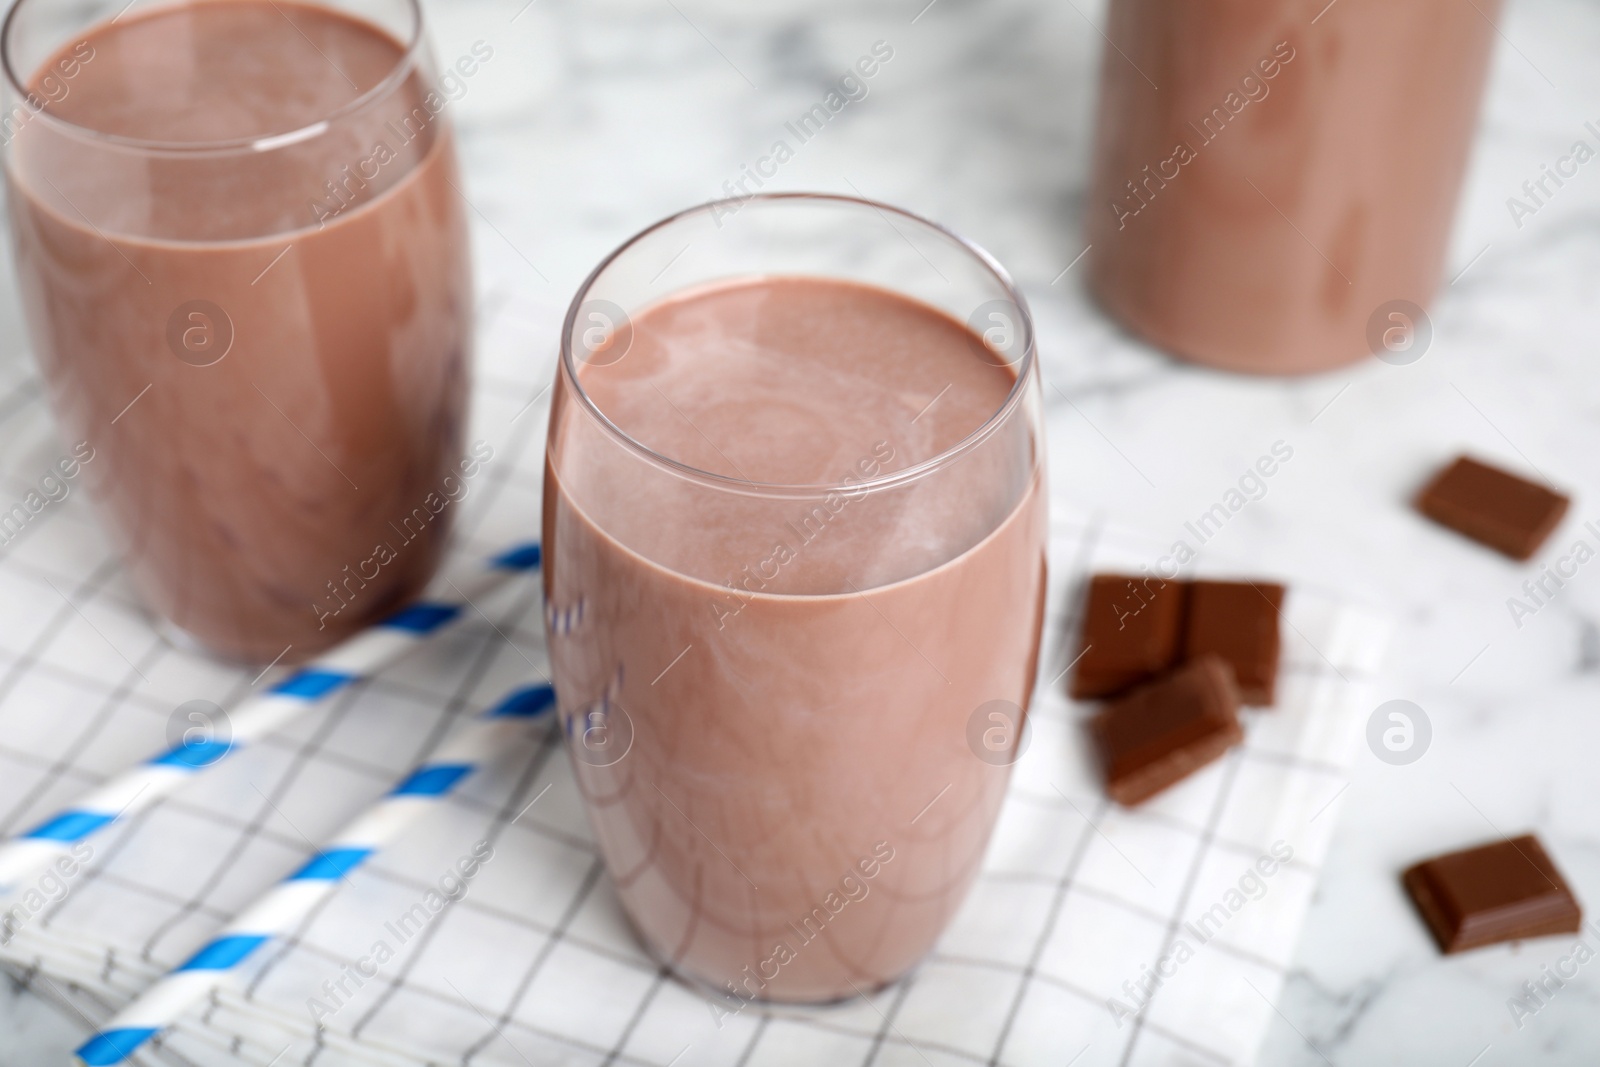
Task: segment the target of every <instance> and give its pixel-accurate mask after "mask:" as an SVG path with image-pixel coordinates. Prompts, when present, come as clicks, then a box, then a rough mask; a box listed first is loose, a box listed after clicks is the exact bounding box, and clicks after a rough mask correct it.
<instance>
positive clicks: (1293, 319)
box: [1085, 0, 1500, 374]
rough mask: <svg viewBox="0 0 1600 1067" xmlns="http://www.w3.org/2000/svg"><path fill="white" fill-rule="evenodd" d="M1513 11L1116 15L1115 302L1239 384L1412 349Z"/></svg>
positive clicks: (1105, 137)
mask: <svg viewBox="0 0 1600 1067" xmlns="http://www.w3.org/2000/svg"><path fill="white" fill-rule="evenodd" d="M1499 6H1500V5H1499V3H1498V2H1491V0H1481V2H1477V3H1472V2H1464V0H1406V2H1405V3H1392V2H1390V0H1339V2H1337V3H1335V4H1331V5H1328V6H1327V7H1326V8H1325V9H1323V4H1321V3H1314V4H1310V5H1307V4H1304V3H1300V2H1290V0H1198V2H1197V0H1113V2H1112V4H1111V7H1110V15H1109V20H1108V23H1107V26H1106V35H1107V37H1108V38H1109V39H1110V40H1111V41H1112V42H1114V46H1108V47H1107V48H1106V51H1105V55H1104V58H1103V60H1102V71H1101V84H1100V105H1099V123H1098V129H1097V142H1098V143H1097V147H1096V153H1095V163H1094V173H1093V178H1092V181H1091V189H1090V194H1089V200H1088V203H1087V205H1086V209H1085V210H1086V212H1087V227H1086V229H1087V237H1088V241H1089V243H1090V244H1091V246H1092V248H1091V251H1090V253H1089V260H1090V263H1089V265H1090V285H1091V288H1092V289H1093V290H1094V292H1095V294H1096V295H1097V296H1098V298H1099V300H1100V302H1101V303H1102V304H1103V305H1104V306H1105V308H1106V309H1107V310H1108V311H1110V312H1111V313H1112V314H1113V315H1115V316H1116V317H1117V318H1118V319H1120V320H1121V321H1122V322H1123V324H1124V325H1126V326H1127V327H1128V328H1129V329H1131V330H1132V331H1133V332H1135V333H1137V334H1139V335H1140V336H1142V337H1144V338H1145V339H1147V340H1148V341H1150V342H1151V343H1153V344H1156V345H1159V346H1161V347H1162V348H1165V349H1167V350H1168V351H1170V352H1172V353H1174V354H1176V355H1180V356H1183V357H1185V358H1187V359H1192V360H1195V361H1196V362H1200V363H1206V364H1210V365H1212V366H1217V367H1223V368H1226V369H1229V370H1238V371H1249V372H1254V373H1266V374H1298V373H1305V372H1310V371H1318V370H1324V369H1327V368H1329V367H1333V366H1337V365H1339V364H1343V363H1349V362H1352V361H1354V360H1358V359H1361V358H1363V357H1365V356H1367V355H1369V354H1372V353H1373V351H1374V349H1375V347H1378V350H1379V351H1381V350H1382V348H1381V347H1379V346H1384V345H1387V346H1388V347H1389V348H1390V349H1391V350H1394V349H1396V346H1398V345H1404V344H1406V343H1407V342H1408V340H1409V335H1408V334H1407V333H1406V331H1411V330H1415V329H1416V328H1418V326H1419V325H1420V324H1419V323H1418V321H1417V317H1418V312H1419V310H1420V306H1424V305H1426V304H1427V303H1428V300H1429V298H1430V297H1431V296H1432V294H1433V292H1434V289H1435V287H1436V286H1437V285H1438V283H1439V280H1440V275H1441V272H1442V270H1443V264H1444V256H1445V252H1446V248H1447V244H1448V240H1449V234H1450V226H1451V221H1452V217H1453V215H1454V212H1455V204H1456V196H1457V193H1458V191H1459V188H1460V184H1461V177H1462V172H1463V170H1464V168H1465V165H1466V160H1467V153H1468V150H1469V148H1470V146H1471V142H1472V135H1473V131H1474V128H1475V125H1476V119H1477V114H1478V102H1479V98H1480V96H1481V94H1482V88H1483V81H1484V74H1485V70H1486V68H1487V65H1488V58H1489V52H1490V46H1491V45H1492V44H1493V42H1494V39H1495V30H1494V25H1493V23H1492V21H1491V20H1492V19H1493V18H1494V17H1495V16H1496V15H1497V13H1498V9H1499ZM1318 9H1323V10H1321V12H1320V14H1319V13H1318ZM1313 19H1314V20H1315V21H1313ZM1119 50H1120V51H1119ZM1401 302H1404V303H1401ZM1393 314H1398V315H1399V316H1400V318H1393V317H1391V316H1392V315H1393ZM1395 329H1398V330H1400V331H1401V332H1400V333H1399V334H1396V333H1393V332H1391V331H1393V330H1395Z"/></svg>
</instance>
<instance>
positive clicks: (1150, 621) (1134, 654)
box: [1072, 574, 1185, 700]
mask: <svg viewBox="0 0 1600 1067" xmlns="http://www.w3.org/2000/svg"><path fill="white" fill-rule="evenodd" d="M1184 593H1185V590H1184V585H1183V583H1181V582H1168V581H1163V580H1162V579H1160V578H1136V577H1132V576H1130V575H1124V574H1097V575H1095V576H1094V578H1092V579H1091V580H1090V582H1089V595H1088V598H1087V605H1086V606H1085V608H1084V615H1083V641H1082V643H1081V644H1080V645H1079V656H1078V667H1077V670H1076V672H1075V673H1074V674H1073V676H1072V696H1073V697H1074V698H1075V699H1078V700H1088V699H1092V698H1095V697H1109V696H1116V695H1117V694H1118V693H1122V692H1125V691H1126V690H1128V689H1130V688H1132V687H1133V686H1135V685H1138V684H1139V683H1140V682H1144V681H1148V680H1149V679H1151V678H1154V677H1156V676H1157V675H1159V674H1164V673H1165V672H1166V671H1167V670H1169V669H1170V668H1171V667H1172V666H1173V665H1174V664H1176V663H1177V662H1178V653H1179V651H1180V649H1179V642H1180V641H1181V640H1182V638H1183V604H1184Z"/></svg>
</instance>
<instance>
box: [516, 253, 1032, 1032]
mask: <svg viewBox="0 0 1600 1067" xmlns="http://www.w3.org/2000/svg"><path fill="white" fill-rule="evenodd" d="M618 347H619V348H621V349H625V355H623V356H622V357H621V358H615V354H614V352H613V353H610V354H608V355H607V356H606V357H605V358H604V359H600V360H596V361H594V362H592V363H587V364H585V363H579V364H577V366H578V374H579V380H580V381H581V382H582V385H583V388H584V390H585V392H587V393H588V395H589V397H590V398H591V399H592V400H593V401H594V403H595V406H596V407H597V408H598V409H599V411H600V412H601V413H603V414H604V415H605V416H606V417H607V418H609V419H611V420H612V421H613V422H614V423H615V424H616V425H617V426H618V427H619V428H620V429H621V430H622V431H623V432H624V433H626V434H627V435H629V436H630V437H632V438H633V439H634V440H635V441H636V442H638V443H640V444H642V445H643V446H645V447H647V448H649V449H651V450H653V451H655V452H657V453H659V454H661V455H663V456H666V457H668V458H669V459H672V460H676V461H679V462H681V463H684V464H686V465H687V466H689V467H692V468H695V469H696V470H699V471H706V472H710V473H711V474H713V475H720V476H723V477H725V478H728V479H744V480H745V481H746V482H760V483H769V485H770V484H772V483H779V484H783V485H790V486H795V485H807V486H822V485H829V484H832V485H837V486H840V488H839V489H838V490H830V491H826V492H822V491H809V492H805V491H797V492H793V493H790V494H788V495H784V494H782V493H777V492H775V491H770V490H753V489H752V490H749V491H748V492H743V493H741V492H740V491H738V490H739V489H740V487H741V486H740V483H739V482H737V481H729V482H722V483H720V484H718V485H717V486H716V487H714V488H710V487H707V486H706V485H705V484H704V481H703V480H701V479H700V478H699V477H698V476H696V475H694V474H693V473H692V472H685V471H681V470H671V471H669V470H668V469H666V468H665V467H664V466H663V465H662V464H660V463H659V462H654V461H652V460H650V459H649V458H648V457H645V456H643V455H642V454H641V453H640V452H639V451H638V450H637V449H633V448H630V447H628V446H626V445H624V444H621V443H619V442H618V440H617V437H616V435H615V434H613V433H608V432H606V431H604V430H603V429H600V428H599V427H598V424H597V422H596V420H595V418H594V415H593V413H592V412H590V411H588V410H586V409H584V408H583V407H582V405H581V402H580V400H579V398H578V397H577V396H576V395H575V392H574V390H573V389H572V387H571V385H570V381H569V380H568V379H567V377H566V376H565V375H563V376H562V378H561V379H560V380H559V381H558V386H557V393H556V400H555V408H554V411H553V414H552V421H551V447H550V453H549V461H548V466H547V468H546V475H545V479H546V480H545V514H544V523H545V530H544V536H545V547H546V553H547V556H546V571H545V581H546V589H547V595H548V599H549V604H550V616H551V624H550V626H549V630H550V634H551V659H552V664H553V666H554V668H555V681H556V688H557V691H558V693H559V694H560V699H561V707H562V714H563V717H564V721H565V723H566V724H567V729H568V735H569V740H570V742H571V745H570V747H571V751H572V752H573V754H574V767H575V769H576V772H577V778H578V782H579V785H580V787H581V788H582V790H583V793H584V796H585V798H586V801H587V805H588V810H589V814H590V819H591V822H592V824H593V826H594V829H595V832H596V836H597V838H598V840H599V842H600V847H601V851H602V853H603V855H604V857H605V859H606V862H607V865H608V868H609V870H610V871H611V874H612V877H613V879H614V881H615V883H616V886H617V889H618V892H619V893H620V895H621V899H622V902H623V905H624V907H625V908H626V910H627V912H628V914H629V916H630V917H631V918H632V920H633V922H634V923H635V925H636V927H637V928H638V930H639V932H640V934H641V935H642V937H643V939H644V941H645V943H646V944H647V946H648V947H649V948H650V949H651V950H652V952H654V953H655V954H656V955H657V956H658V957H659V958H660V959H662V960H664V961H666V962H669V963H670V964H672V965H673V966H674V967H676V968H679V969H680V970H682V971H683V972H685V973H687V974H688V975H690V976H692V977H694V978H696V979H698V980H699V981H701V982H703V983H705V984H707V985H709V986H710V987H712V989H713V990H714V991H715V992H716V993H718V994H720V996H721V999H720V1000H719V1001H718V1004H719V1005H720V1007H719V1011H720V1010H726V1011H729V1012H732V1011H737V1010H738V1009H739V1007H740V1005H741V1004H742V1003H744V1002H745V1001H747V1000H750V999H757V998H760V999H774V1000H789V1001H820V1000H829V999H834V998H839V997H849V996H853V995H856V994H857V993H859V992H865V991H867V990H870V989H873V988H875V987H877V986H880V985H882V984H883V983H885V982H888V981H890V980H892V979H894V978H896V977H898V976H899V975H900V974H902V973H904V972H905V971H906V970H907V969H908V968H909V967H911V966H912V965H913V964H914V963H915V962H916V961H917V960H918V959H919V958H921V956H922V955H923V954H924V953H926V952H927V951H928V949H929V948H930V947H931V945H932V944H933V942H934V940H935V939H936V938H937V937H938V935H939V933H940V932H941V931H942V930H943V928H944V926H945V925H946V923H947V922H948V921H949V919H950V917H951V915H952V914H953V913H954V911H955V909H956V907H957V906H958V905H959V904H960V902H961V900H962V898H963V896H964V895H965V893H966V891H967V889H968V887H969V886H970V884H971V882H972V879H973V877H974V875H975V874H976V872H977V870H978V867H979V863H980V861H981V859H982V856H983V852H984V848H985V845H986V843H987V841H988V838H989V833H990V830H991V828H992V826H993V823H994V819H995V816H996V814H997V812H998V809H999V805H1000V803H1001V799H1002V797H1003V794H1004V791H1005V786H1006V782H1007V778H1008V775H1009V766H1008V763H1009V762H1010V760H1011V759H1013V758H1014V755H1015V747H1014V746H1015V741H1016V738H1015V737H1011V738H1009V739H1002V741H1003V742H1004V743H1006V744H1010V745H1011V746H1012V747H1011V749H1010V750H1009V752H1010V753H1011V754H1010V755H1008V756H1007V757H1006V758H1002V759H992V758H988V759H986V758H985V757H983V756H980V755H978V754H977V753H978V752H979V751H980V750H981V746H980V748H974V747H973V743H972V742H971V738H972V737H973V736H974V735H973V733H972V728H973V723H975V722H978V723H980V724H981V726H982V727H983V728H993V726H994V723H995V721H996V720H991V719H990V718H989V717H988V715H987V714H986V713H985V709H986V708H988V709H989V710H992V709H993V707H996V706H1000V707H1007V708H1010V709H1011V710H1012V713H1013V714H1014V715H1016V717H1017V718H1020V715H1017V712H1018V709H1020V708H1022V707H1026V706H1027V702H1028V698H1029V694H1030V692H1031V689H1032V684H1033V678H1034V668H1035V661H1036V656H1037V649H1038V639H1039V626H1040V620H1041V613H1042V610H1043V596H1044V567H1045V561H1044V524H1045V503H1044V492H1043V489H1042V488H1041V471H1040V467H1039V455H1038V442H1037V441H1036V440H1035V439H1034V436H1033V431H1032V429H1031V426H1030V424H1029V421H1028V418H1027V414H1026V412H1027V410H1028V409H1027V407H1026V405H1025V404H1020V403H1013V404H1011V405H1009V407H1008V406H1007V399H1008V395H1012V399H1013V400H1015V399H1016V398H1017V397H1018V396H1027V395H1029V394H1028V393H1027V390H1026V389H1021V390H1017V391H1016V393H1015V394H1013V387H1014V386H1015V385H1016V376H1015V372H1014V371H1013V370H1012V369H1010V368H1009V367H1007V366H1005V365H1003V362H1002V361H1000V360H997V359H993V358H990V357H991V356H992V353H990V352H989V350H988V349H987V348H985V347H984V345H983V342H982V341H980V340H979V339H978V338H977V337H976V335H974V334H973V333H971V332H970V331H969V330H967V328H966V327H964V326H962V325H961V324H960V323H958V322H956V321H955V320H953V319H950V318H947V317H945V316H944V315H943V314H941V313H939V312H937V311H935V310H933V309H932V308H930V307H928V306H925V305H922V304H919V303H915V302H913V301H911V300H909V299H907V298H905V297H901V296H898V295H895V294H892V293H889V292H887V291H884V290H880V289H876V288H869V287H866V286H863V285H857V284H854V283H848V282H843V281H829V280H822V279H802V278H762V279H751V280H743V281H732V282H723V283H716V284H713V285H710V286H707V287H702V288H699V289H695V290H691V291H689V292H686V293H684V294H681V295H679V296H677V297H675V298H672V299H670V300H668V301H666V302H664V303H659V304H656V305H654V306H651V307H650V308H648V309H647V310H646V311H644V312H642V313H640V314H638V315H636V316H635V317H634V320H633V322H632V324H631V327H629V328H628V336H626V337H625V338H623V340H622V341H621V342H620V343H619V345H618ZM997 411H1001V412H1002V414H1000V415H997V416H995V418H994V419H993V420H992V421H989V420H990V417H991V415H994V414H995V413H996V412H997ZM986 421H987V430H988V431H990V432H989V433H988V436H987V437H985V438H983V439H982V440H979V441H976V442H974V441H973V440H972V438H971V437H970V435H973V434H974V433H975V432H977V431H979V430H980V427H985V426H986ZM964 440H966V441H967V445H968V446H970V447H967V448H966V450H965V451H964V452H963V453H962V454H961V456H960V458H959V459H956V460H953V461H951V462H950V463H949V465H948V466H946V467H944V468H942V469H940V470H938V471H937V472H936V473H934V474H931V475H929V476H927V477H925V478H922V479H916V478H908V479H907V481H906V483H905V484H903V485H900V486H896V487H891V488H888V489H871V490H862V491H855V490H853V489H852V488H851V487H852V486H856V485H859V484H861V483H863V482H865V481H867V480H870V479H880V480H881V479H884V478H886V477H892V476H893V475H894V474H896V473H897V472H905V471H908V470H910V469H911V468H913V467H914V466H915V465H917V464H919V463H922V462H924V461H927V460H930V459H933V458H934V457H937V456H939V455H940V454H941V453H945V452H946V450H949V449H952V448H954V447H957V446H959V445H961V444H962V442H963V441H964ZM744 488H746V489H748V486H744ZM995 702H999V703H998V704H996V703H995ZM1012 721H1013V723H1015V719H1013V720H1012ZM980 732H981V731H980ZM597 734H598V737H597V736H596V735H597ZM592 740H598V741H599V742H600V744H598V745H591V744H590V743H589V742H590V741H592ZM991 747H992V746H991Z"/></svg>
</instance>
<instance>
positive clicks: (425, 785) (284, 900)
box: [78, 685, 556, 1067]
mask: <svg viewBox="0 0 1600 1067" xmlns="http://www.w3.org/2000/svg"><path fill="white" fill-rule="evenodd" d="M555 702H556V697H555V691H554V690H553V689H551V688H550V687H549V686H547V685H535V686H529V687H527V688H524V689H518V690H516V691H515V692H513V693H511V694H509V695H508V696H506V697H505V698H504V699H503V700H501V701H500V703H498V704H496V705H495V706H494V707H493V708H491V709H489V710H488V711H487V712H485V713H484V714H483V715H481V716H479V717H478V718H476V719H474V720H473V721H472V722H471V723H469V724H468V725H467V727H466V728H465V729H462V730H460V731H459V732H457V733H456V734H454V735H453V736H452V737H450V738H449V739H448V740H447V741H445V743H444V744H443V745H441V746H440V747H439V749H438V751H437V752H435V753H434V754H433V755H432V756H431V757H429V759H428V762H426V763H424V764H422V765H421V766H420V767H417V768H416V769H415V770H413V771H412V772H411V773H410V774H409V775H407V776H406V777H405V779H404V780H402V781H401V782H400V784H399V785H397V786H395V787H394V789H393V790H392V791H390V792H389V793H388V794H387V795H386V796H385V797H384V798H383V799H382V800H380V801H378V802H377V803H376V804H374V805H373V806H372V807H370V808H368V809H367V810H366V811H364V812H362V813H361V814H360V815H358V816H357V817H356V819H355V821H354V822H352V823H350V825H348V826H346V827H345V828H344V830H343V831H342V832H340V833H339V834H338V835H336V836H335V837H334V839H333V840H332V841H331V842H330V843H329V844H328V846H327V847H326V848H324V849H323V850H321V851H320V852H318V853H317V854H316V855H315V856H313V857H311V859H310V860H308V861H307V862H306V864H305V865H304V866H303V867H301V868H300V869H299V870H298V871H296V872H295V873H294V874H291V875H290V876H289V877H288V878H286V879H284V880H283V881H282V882H279V883H278V884H277V885H276V886H275V887H273V888H272V889H271V890H270V891H268V892H267V894H266V895H265V896H263V897H261V899H260V900H258V901H256V903H255V904H253V905H251V906H250V907H249V908H248V909H247V910H245V911H244V912H243V913H242V914H241V915H240V916H239V917H238V918H237V919H235V920H234V921H233V922H232V923H230V924H229V925H228V926H227V928H226V929H224V930H223V931H222V932H221V933H220V934H218V935H217V936H216V937H214V938H212V940H211V941H210V942H209V943H208V944H207V945H206V946H205V947H204V948H202V949H201V950H200V951H199V952H197V953H195V954H194V955H193V956H192V957H190V959H189V961H188V962H187V963H185V964H183V965H182V966H180V967H178V968H177V969H176V970H174V971H172V972H171V973H169V974H168V975H167V976H166V977H165V978H162V979H161V980H160V981H158V982H157V983H156V984H155V985H153V986H151V987H150V989H149V990H148V991H147V992H146V993H145V994H144V995H143V996H141V997H139V998H138V999H137V1000H135V1001H134V1002H133V1003H132V1004H130V1005H128V1007H126V1008H124V1009H123V1010H122V1011H121V1012H119V1013H117V1016H116V1018H114V1019H112V1020H111V1022H110V1023H108V1024H107V1025H106V1027H105V1029H103V1030H102V1031H101V1032H100V1033H99V1034H97V1035H95V1036H94V1037H93V1038H92V1039H91V1040H89V1041H88V1042H87V1043H85V1044H84V1046H83V1047H82V1048H80V1049H78V1058H79V1059H81V1060H82V1061H83V1062H84V1063H86V1064H88V1065H89V1067H106V1065H109V1064H118V1063H125V1062H126V1061H127V1060H128V1059H129V1057H131V1056H132V1055H133V1054H134V1052H135V1051H137V1050H138V1049H139V1048H140V1047H142V1046H143V1045H144V1044H145V1043H146V1042H147V1041H149V1040H150V1039H151V1038H153V1037H155V1036H156V1035H157V1034H159V1033H161V1031H163V1030H165V1029H166V1028H167V1027H169V1026H171V1025H172V1024H173V1023H175V1022H177V1021H178V1019H179V1018H181V1017H182V1015H183V1013H184V1012H185V1011H187V1010H188V1009H189V1008H190V1007H191V1006H192V1005H193V1004H195V1003H196V1002H197V1001H199V1000H201V999H203V998H204V997H205V996H206V995H207V994H208V993H210V992H211V991H212V990H213V989H215V988H217V987H218V986H219V985H221V984H222V983H223V982H224V981H226V980H227V979H228V978H230V977H231V976H233V975H235V974H237V973H238V971H239V970H240V969H241V968H242V967H243V966H244V965H245V964H246V963H247V962H248V961H249V960H250V959H251V958H252V957H254V956H255V954H256V953H257V952H258V951H259V950H260V949H261V948H263V947H264V946H265V945H267V944H268V943H270V942H271V941H272V940H273V939H274V938H277V937H280V936H282V935H283V934H285V933H288V932H289V931H290V930H292V929H294V928H295V927H296V926H297V925H299V924H300V922H301V921H303V920H304V919H305V918H306V917H307V916H309V915H310V914H311V912H312V909H314V908H315V907H316V906H317V905H318V904H319V903H321V902H322V900H323V899H324V898H326V897H327V896H328V895H329V894H331V893H332V892H333V891H334V889H335V888H337V886H338V883H339V879H341V878H343V877H344V876H345V875H347V874H349V873H350V872H351V871H353V870H355V869H356V868H357V867H360V866H361V865H362V864H363V863H365V862H366V861H367V860H368V859H369V858H370V857H371V856H372V855H373V854H374V853H376V852H377V851H378V850H379V849H380V848H382V847H383V846H384V845H387V844H389V843H390V842H392V841H394V840H395V839H396V838H398V837H399V836H400V835H401V834H402V833H403V832H404V831H405V830H406V828H407V827H409V826H410V825H411V824H412V823H413V822H415V821H416V820H417V818H418V816H420V815H421V814H422V813H423V812H425V811H427V810H429V809H430V808H433V807H434V806H436V805H437V804H438V803H439V802H440V801H441V800H442V799H443V798H444V797H446V796H448V795H449V794H450V792H451V791H452V790H454V789H455V788H456V787H457V786H459V785H460V784H461V783H462V782H463V781H464V780H466V778H467V777H468V776H469V775H470V774H472V772H473V771H475V770H477V769H478V768H479V767H480V766H482V765H483V764H484V763H485V762H486V761H487V760H489V759H490V758H491V757H493V756H494V755H495V754H496V753H497V752H498V751H499V750H500V749H501V748H502V747H503V746H504V744H505V741H506V735H507V732H508V730H509V728H511V727H515V726H520V725H522V724H524V723H526V722H528V721H529V720H530V719H534V718H537V717H538V716H540V715H543V714H544V713H545V712H547V711H549V710H550V709H551V708H552V707H554V706H555Z"/></svg>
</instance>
